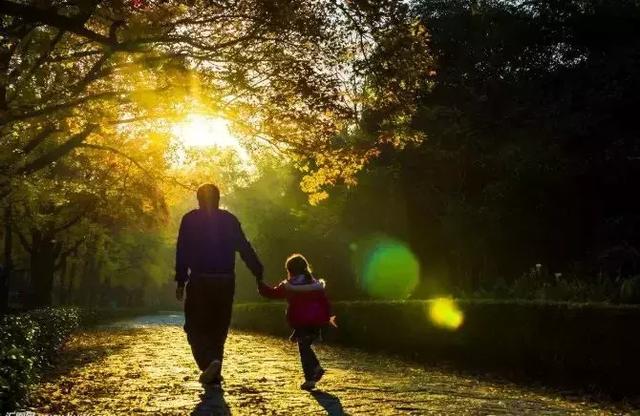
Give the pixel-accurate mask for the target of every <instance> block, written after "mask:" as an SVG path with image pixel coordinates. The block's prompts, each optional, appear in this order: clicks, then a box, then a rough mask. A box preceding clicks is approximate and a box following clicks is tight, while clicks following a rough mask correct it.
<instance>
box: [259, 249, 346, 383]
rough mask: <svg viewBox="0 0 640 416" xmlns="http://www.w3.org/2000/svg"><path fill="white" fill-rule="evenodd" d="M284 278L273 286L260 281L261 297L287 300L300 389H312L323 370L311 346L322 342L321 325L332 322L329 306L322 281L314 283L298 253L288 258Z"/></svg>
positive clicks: (314, 280)
mask: <svg viewBox="0 0 640 416" xmlns="http://www.w3.org/2000/svg"><path fill="white" fill-rule="evenodd" d="M285 268H286V269H287V273H288V276H287V279H286V280H284V281H282V282H281V283H280V284H279V285H278V286H276V287H270V286H267V285H266V284H264V283H262V282H260V285H259V291H260V294H261V295H262V296H264V297H266V298H271V299H286V300H287V303H288V307H287V321H288V322H289V325H290V326H291V327H292V328H293V334H291V340H292V341H296V342H297V343H298V351H299V352H300V363H301V364H302V370H303V372H304V383H302V385H301V386H300V388H301V389H303V390H313V389H314V388H315V387H316V383H317V382H318V381H320V379H321V378H322V376H323V375H324V372H325V371H324V369H323V368H322V366H321V365H320V361H319V360H318V357H317V356H316V353H315V352H314V351H313V348H312V347H311V346H312V344H313V343H314V342H316V341H318V340H320V339H321V333H320V330H321V328H322V326H324V325H326V324H328V323H332V324H334V325H335V323H334V320H333V317H332V316H331V307H330V305H329V300H328V299H327V295H326V294H325V291H324V281H323V280H317V279H316V278H315V277H313V275H312V274H311V271H310V270H309V263H307V259H305V258H304V257H303V256H302V255H301V254H293V255H291V256H289V258H288V259H287V261H286V263H285Z"/></svg>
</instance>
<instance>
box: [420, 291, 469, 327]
mask: <svg viewBox="0 0 640 416" xmlns="http://www.w3.org/2000/svg"><path fill="white" fill-rule="evenodd" d="M429 318H430V319H431V322H433V324H434V325H435V326H438V327H440V328H444V329H449V330H451V331H455V330H456V329H458V328H460V325H462V322H464V314H463V313H462V311H461V310H460V309H459V308H458V305H456V303H455V302H454V301H453V299H449V298H439V299H434V300H432V301H431V302H429Z"/></svg>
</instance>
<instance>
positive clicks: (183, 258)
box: [175, 209, 263, 283]
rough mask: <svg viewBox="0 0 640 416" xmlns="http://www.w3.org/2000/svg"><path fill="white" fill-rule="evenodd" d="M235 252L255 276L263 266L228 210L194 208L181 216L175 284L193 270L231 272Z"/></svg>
mask: <svg viewBox="0 0 640 416" xmlns="http://www.w3.org/2000/svg"><path fill="white" fill-rule="evenodd" d="M236 251H237V252H239V253H240V257H241V258H242V260H243V261H244V262H245V264H246V265H247V267H249V270H251V272H252V273H253V275H254V276H255V277H256V278H257V279H262V272H263V267H262V263H260V260H259V259H258V256H257V255H256V252H255V251H254V250H253V247H251V244H249V241H247V238H246V237H245V236H244V233H243V232H242V227H241V226H240V222H239V221H238V219H237V218H236V217H235V216H234V215H233V214H231V213H230V212H228V211H225V210H222V209H217V210H215V211H213V212H207V211H205V210H202V209H194V210H193V211H191V212H188V213H187V214H185V216H184V217H182V222H181V223H180V231H179V233H178V244H177V248H176V277H175V280H176V282H178V283H184V282H186V281H187V280H189V274H188V271H190V272H191V275H194V274H197V273H219V274H230V275H233V274H234V269H235V262H236Z"/></svg>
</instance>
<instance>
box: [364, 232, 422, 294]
mask: <svg viewBox="0 0 640 416" xmlns="http://www.w3.org/2000/svg"><path fill="white" fill-rule="evenodd" d="M419 276H420V264H419V263H418V260H417V258H416V256H415V255H414V254H413V252H412V251H411V249H409V247H407V246H406V245H405V244H403V243H401V242H399V241H395V240H392V239H383V240H377V241H375V242H374V243H373V245H371V248H370V249H369V250H367V252H366V254H365V257H364V267H363V269H362V281H361V283H362V288H363V289H364V290H365V291H366V292H367V293H368V294H369V295H371V296H373V297H375V298H379V299H407V298H408V297H409V296H411V294H412V293H413V291H414V290H415V288H416V286H417V285H418V281H419Z"/></svg>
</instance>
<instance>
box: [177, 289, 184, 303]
mask: <svg viewBox="0 0 640 416" xmlns="http://www.w3.org/2000/svg"><path fill="white" fill-rule="evenodd" d="M176 299H177V300H178V302H182V299H184V285H178V286H177V287H176Z"/></svg>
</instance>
